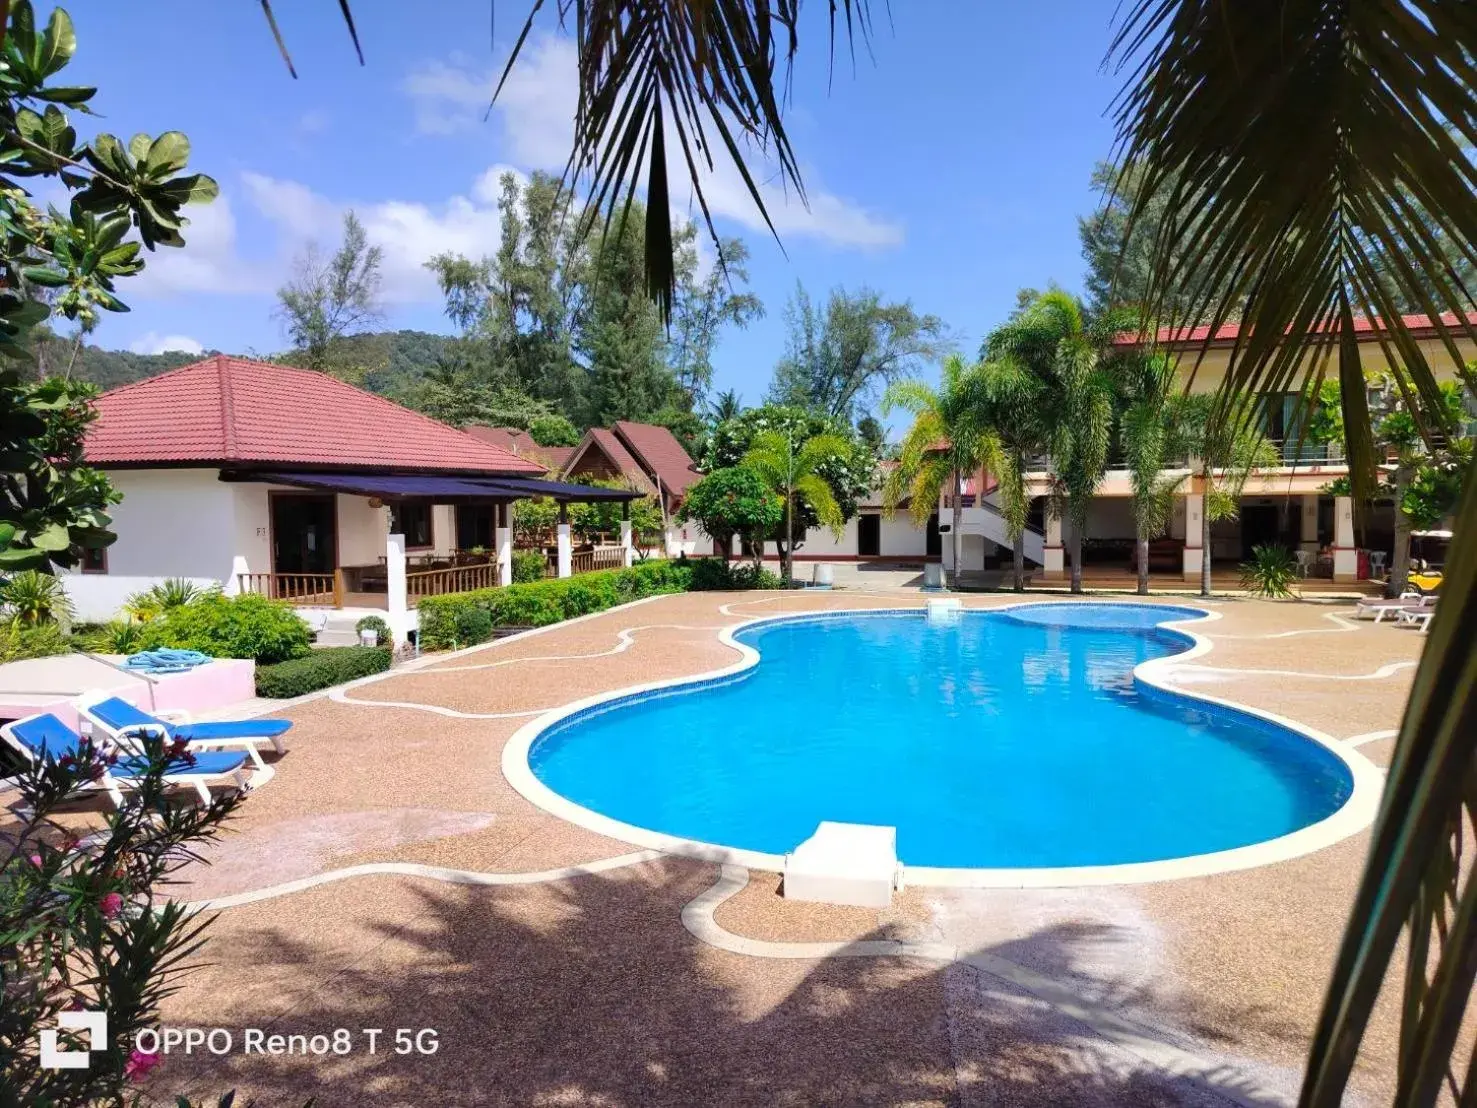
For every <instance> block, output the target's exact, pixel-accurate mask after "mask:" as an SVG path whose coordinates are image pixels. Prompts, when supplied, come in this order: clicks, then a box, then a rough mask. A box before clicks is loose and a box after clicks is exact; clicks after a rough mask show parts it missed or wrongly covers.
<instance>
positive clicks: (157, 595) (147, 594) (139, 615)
mask: <svg viewBox="0 0 1477 1108" xmlns="http://www.w3.org/2000/svg"><path fill="white" fill-rule="evenodd" d="M209 591H210V590H208V589H206V588H205V587H204V586H202V585H197V584H196V583H195V582H194V581H191V580H190V579H189V578H188V577H166V578H165V579H164V580H163V581H157V582H155V583H154V584H152V585H150V586H149V587H148V588H146V589H140V590H139V591H138V592H136V593H132V594H130V595H129V597H128V599H127V600H125V601H124V602H123V611H124V613H125V614H126V615H128V616H130V617H131V618H133V619H136V620H138V621H139V622H141V623H147V622H148V621H149V620H151V619H154V618H155V617H157V616H160V615H162V614H164V613H165V612H168V611H170V610H171V609H174V608H181V607H184V605H186V604H193V603H194V602H195V601H196V600H199V599H200V598H201V597H202V596H204V595H205V594H206V593H207V592H209Z"/></svg>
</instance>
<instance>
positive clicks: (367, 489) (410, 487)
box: [222, 470, 645, 503]
mask: <svg viewBox="0 0 1477 1108" xmlns="http://www.w3.org/2000/svg"><path fill="white" fill-rule="evenodd" d="M222 479H223V480H227V481H262V482H267V483H270V484H274V485H294V486H296V487H298V488H304V489H323V490H325V491H327V492H342V493H349V494H351V495H354V496H376V497H379V498H380V499H381V500H436V501H440V502H442V503H451V502H454V501H458V500H498V501H503V500H526V499H528V498H529V497H531V496H547V497H550V498H552V499H554V500H561V501H564V500H578V501H586V502H589V501H596V500H617V501H619V500H638V499H640V498H641V497H642V496H644V495H645V494H644V493H639V492H632V491H630V490H629V489H598V488H592V487H591V486H589V485H571V484H567V483H565V482H563V481H541V480H539V479H537V478H534V477H492V476H489V477H455V476H449V475H448V476H442V475H439V474H429V473H417V474H395V473H297V472H278V471H272V470H252V471H250V472H238V473H231V474H222Z"/></svg>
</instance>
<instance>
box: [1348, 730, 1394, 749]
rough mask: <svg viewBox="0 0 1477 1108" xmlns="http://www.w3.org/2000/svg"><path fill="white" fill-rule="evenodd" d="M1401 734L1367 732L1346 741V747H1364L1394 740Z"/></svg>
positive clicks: (1351, 736) (1352, 736)
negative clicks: (1384, 740)
mask: <svg viewBox="0 0 1477 1108" xmlns="http://www.w3.org/2000/svg"><path fill="white" fill-rule="evenodd" d="M1399 734H1400V732H1399V731H1366V732H1365V733H1364V734H1362V735H1350V736H1349V737H1348V738H1347V739H1345V740H1344V745H1345V746H1363V745H1364V744H1365V743H1372V742H1378V741H1379V740H1380V739H1393V738H1395V737H1396V736H1397V735H1399Z"/></svg>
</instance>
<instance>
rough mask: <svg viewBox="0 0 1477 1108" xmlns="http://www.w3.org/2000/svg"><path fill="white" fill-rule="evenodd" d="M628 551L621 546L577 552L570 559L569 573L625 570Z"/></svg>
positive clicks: (598, 547) (601, 547)
mask: <svg viewBox="0 0 1477 1108" xmlns="http://www.w3.org/2000/svg"><path fill="white" fill-rule="evenodd" d="M625 565H626V551H625V548H624V547H620V546H597V547H596V548H595V549H594V550H576V551H575V552H574V553H573V554H572V555H570V559H569V572H570V573H572V574H574V573H593V572H594V571H595V570H598V569H624V568H625Z"/></svg>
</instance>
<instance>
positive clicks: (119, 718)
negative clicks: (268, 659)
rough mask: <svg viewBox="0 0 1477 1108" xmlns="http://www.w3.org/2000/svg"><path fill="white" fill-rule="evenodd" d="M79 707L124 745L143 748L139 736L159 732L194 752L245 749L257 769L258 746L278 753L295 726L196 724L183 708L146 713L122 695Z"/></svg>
mask: <svg viewBox="0 0 1477 1108" xmlns="http://www.w3.org/2000/svg"><path fill="white" fill-rule="evenodd" d="M80 710H81V712H82V715H83V717H84V718H86V719H87V720H88V721H89V722H90V723H91V724H92V726H93V728H94V730H97V731H101V732H102V733H103V734H105V735H107V736H108V737H109V738H110V739H112V740H113V741H114V742H115V743H116V744H117V745H119V746H121V747H131V748H133V749H140V745H139V741H138V740H139V739H141V738H145V737H148V736H150V735H158V736H160V737H162V738H164V739H167V740H169V741H171V742H172V741H174V740H176V739H183V740H184V742H185V744H186V747H187V749H189V750H190V751H191V752H192V753H198V752H199V751H202V750H244V751H246V753H247V755H248V756H249V757H250V758H251V760H252V762H253V763H254V764H255V765H256V768H257V769H264V768H266V767H265V765H264V764H263V762H262V759H261V755H260V754H258V753H257V750H258V748H259V747H262V746H271V747H273V748H274V749H275V750H276V751H277V753H278V754H282V753H284V752H285V751H286V749H287V744H286V742H285V740H284V736H285V735H286V734H287V732H288V731H289V730H290V729H291V728H292V723H291V721H290V720H285V719H245V720H227V721H224V722H217V723H195V722H193V721H192V720H191V719H190V718H189V715H188V714H187V713H185V712H181V711H173V710H168V709H166V710H162V711H155V712H145V711H144V710H143V709H141V708H138V707H136V706H135V705H133V704H130V703H129V702H128V701H126V700H124V699H123V698H122V697H117V696H109V697H103V698H102V699H95V700H90V701H89V700H84V701H83V702H82V703H81V705H80Z"/></svg>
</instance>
